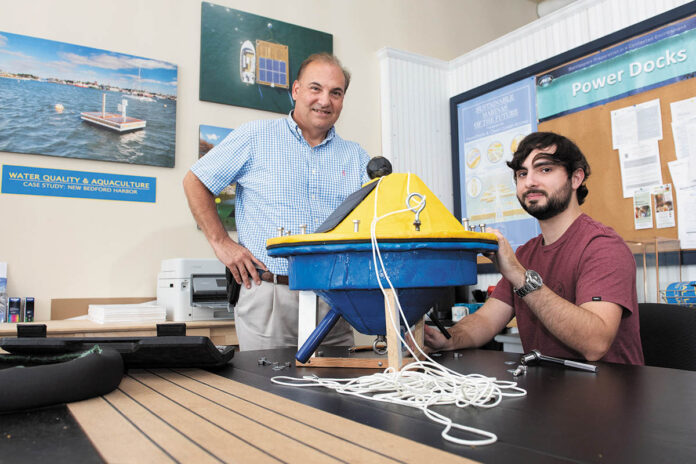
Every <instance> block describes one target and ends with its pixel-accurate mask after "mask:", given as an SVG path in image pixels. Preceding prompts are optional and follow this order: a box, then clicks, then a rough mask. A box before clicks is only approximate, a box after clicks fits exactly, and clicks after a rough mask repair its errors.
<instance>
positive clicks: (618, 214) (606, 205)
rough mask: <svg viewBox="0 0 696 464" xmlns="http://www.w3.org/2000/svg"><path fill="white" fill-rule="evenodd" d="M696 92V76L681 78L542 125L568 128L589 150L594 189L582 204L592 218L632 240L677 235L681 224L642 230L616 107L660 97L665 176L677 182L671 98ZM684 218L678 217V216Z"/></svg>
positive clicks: (552, 129) (543, 128) (567, 133)
mask: <svg viewBox="0 0 696 464" xmlns="http://www.w3.org/2000/svg"><path fill="white" fill-rule="evenodd" d="M693 96H696V80H695V79H694V78H691V79H686V80H683V81H679V82H676V83H674V84H670V85H667V86H664V87H659V88H656V89H652V90H649V91H647V92H643V93H639V94H636V95H631V96H630V97H626V98H622V99H620V100H615V101H612V102H610V103H607V104H605V105H600V106H595V107H594V108H590V109H587V110H584V111H579V112H577V113H573V114H569V115H565V116H562V117H560V118H555V119H551V120H548V121H545V122H542V123H540V124H539V126H538V130H539V131H550V132H557V133H559V134H563V135H565V136H566V137H568V138H570V139H571V140H573V141H574V142H575V143H576V144H577V145H578V147H580V150H582V152H583V153H584V154H585V157H586V158H587V160H588V162H589V163H590V169H591V170H592V172H591V174H590V177H589V179H588V180H587V188H588V189H589V192H590V193H589V195H588V196H587V199H586V200H585V203H584V204H583V205H582V210H583V211H584V212H585V213H587V214H588V215H589V216H591V217H592V218H594V219H596V220H598V221H599V222H601V223H603V224H606V225H608V226H610V227H612V228H614V230H616V232H617V233H618V234H619V235H620V236H621V237H623V239H624V240H628V241H639V242H640V241H647V240H651V239H655V238H670V239H676V238H677V227H676V226H675V227H667V228H663V229H657V228H654V227H653V228H652V229H642V230H636V229H635V227H634V222H633V220H634V217H633V199H632V198H623V192H622V188H621V168H620V166H619V154H618V150H614V149H613V148H612V139H611V112H612V111H614V110H617V109H620V108H624V107H626V106H630V105H637V104H639V103H644V102H646V101H650V100H654V99H656V98H659V99H660V109H661V112H662V136H663V137H662V140H660V141H659V142H658V146H659V149H660V164H661V166H662V181H663V182H664V183H665V184H667V183H670V184H671V183H672V177H671V176H670V174H669V168H668V166H667V163H668V162H670V161H674V160H676V159H677V157H676V154H675V151H674V138H673V137H672V126H671V122H672V116H671V111H670V105H669V104H670V103H671V102H674V101H679V100H684V99H687V98H691V97H693ZM674 202H675V212H676V220H677V221H679V205H678V204H677V202H676V195H675V196H674ZM677 223H678V222H677Z"/></svg>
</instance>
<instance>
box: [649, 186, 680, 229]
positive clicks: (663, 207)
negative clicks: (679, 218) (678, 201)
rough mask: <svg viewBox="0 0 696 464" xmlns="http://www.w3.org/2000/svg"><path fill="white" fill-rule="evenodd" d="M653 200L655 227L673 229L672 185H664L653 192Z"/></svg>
mask: <svg viewBox="0 0 696 464" xmlns="http://www.w3.org/2000/svg"><path fill="white" fill-rule="evenodd" d="M653 194H654V199H655V225H656V227H657V228H658V229H663V228H665V227H674V226H675V224H676V223H675V220H674V199H673V198H672V184H665V185H661V186H659V187H657V188H656V189H655V190H653Z"/></svg>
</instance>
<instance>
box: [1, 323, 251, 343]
mask: <svg viewBox="0 0 696 464" xmlns="http://www.w3.org/2000/svg"><path fill="white" fill-rule="evenodd" d="M31 324H45V325H46V330H47V335H48V336H49V337H126V336H128V337H153V336H155V335H157V323H155V322H148V323H125V322H124V323H117V324H113V323H112V324H97V323H95V322H92V321H88V320H61V321H43V322H33V323H31ZM186 335H198V336H203V337H208V338H210V339H211V340H212V341H213V343H214V344H216V345H239V341H238V340H237V332H236V331H235V326H234V321H232V320H227V321H190V322H186ZM15 336H17V324H15V323H3V324H0V337H15Z"/></svg>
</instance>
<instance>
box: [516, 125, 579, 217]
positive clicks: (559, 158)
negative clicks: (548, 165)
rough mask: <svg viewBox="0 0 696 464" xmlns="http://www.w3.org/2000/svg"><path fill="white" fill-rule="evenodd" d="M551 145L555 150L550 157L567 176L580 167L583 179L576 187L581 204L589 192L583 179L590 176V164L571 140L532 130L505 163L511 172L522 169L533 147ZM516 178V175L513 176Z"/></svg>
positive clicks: (539, 147) (541, 147)
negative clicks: (510, 158) (560, 166)
mask: <svg viewBox="0 0 696 464" xmlns="http://www.w3.org/2000/svg"><path fill="white" fill-rule="evenodd" d="M552 145H555V146H556V152H555V153H554V154H553V155H552V158H553V159H554V160H556V162H557V163H558V164H560V165H562V166H563V167H565V169H566V172H567V173H568V178H570V176H571V174H572V173H573V172H575V170H576V169H582V171H583V172H584V173H585V180H583V181H582V184H581V185H580V187H578V190H577V194H578V204H583V203H584V202H585V197H587V194H588V193H589V190H588V189H587V186H586V185H585V181H586V180H587V178H588V177H590V165H589V164H588V163H587V159H585V155H583V154H582V152H581V151H580V149H579V148H578V146H577V145H575V143H573V141H572V140H570V139H569V138H567V137H564V136H562V135H559V134H555V133H553V132H532V133H531V134H529V135H528V136H526V137H525V138H524V139H522V141H521V142H520V144H519V145H518V146H517V150H516V151H515V154H513V155H512V161H508V162H507V165H508V166H509V167H510V169H512V171H513V172H515V173H516V172H517V171H519V170H520V169H522V163H524V160H525V159H527V156H529V154H530V153H531V152H532V151H534V150H535V149H539V150H541V149H544V148H548V147H550V146H552ZM515 178H517V176H515Z"/></svg>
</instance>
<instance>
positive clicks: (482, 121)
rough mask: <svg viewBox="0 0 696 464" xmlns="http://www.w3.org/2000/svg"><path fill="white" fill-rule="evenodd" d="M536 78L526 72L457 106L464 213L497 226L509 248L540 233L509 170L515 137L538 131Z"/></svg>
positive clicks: (516, 138) (461, 192) (470, 220)
mask: <svg viewBox="0 0 696 464" xmlns="http://www.w3.org/2000/svg"><path fill="white" fill-rule="evenodd" d="M535 90H536V89H535V79H534V77H530V78H527V79H524V80H522V81H519V82H516V83H514V84H510V85H508V86H505V87H503V88H500V89H497V90H495V91H493V92H490V93H487V94H485V95H481V96H480V97H477V98H474V99H472V100H469V101H466V102H463V103H461V104H459V105H458V107H457V114H458V121H459V169H460V173H459V175H460V177H459V178H460V182H461V185H460V189H459V191H460V195H461V197H460V198H461V205H462V217H466V218H468V219H469V223H470V224H486V225H487V226H492V227H495V228H497V229H500V230H501V231H502V233H503V234H504V235H505V237H506V238H507V239H508V240H509V241H510V243H511V244H512V246H513V248H517V247H518V246H520V245H522V244H523V243H525V242H526V241H527V240H529V239H530V238H532V237H535V236H537V235H538V234H540V233H541V229H540V228H539V223H538V221H537V220H536V219H534V218H532V217H531V216H529V215H528V214H527V213H526V212H525V211H524V210H523V209H522V207H521V206H520V204H519V202H518V201H517V196H516V186H515V182H514V177H513V174H512V170H511V169H510V168H509V167H508V166H507V164H506V161H509V160H511V159H512V155H513V153H514V152H515V150H516V149H517V145H518V144H519V142H520V141H521V140H522V139H523V138H524V137H525V136H526V135H528V134H529V133H531V132H534V131H536V129H537V120H536V93H535Z"/></svg>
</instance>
